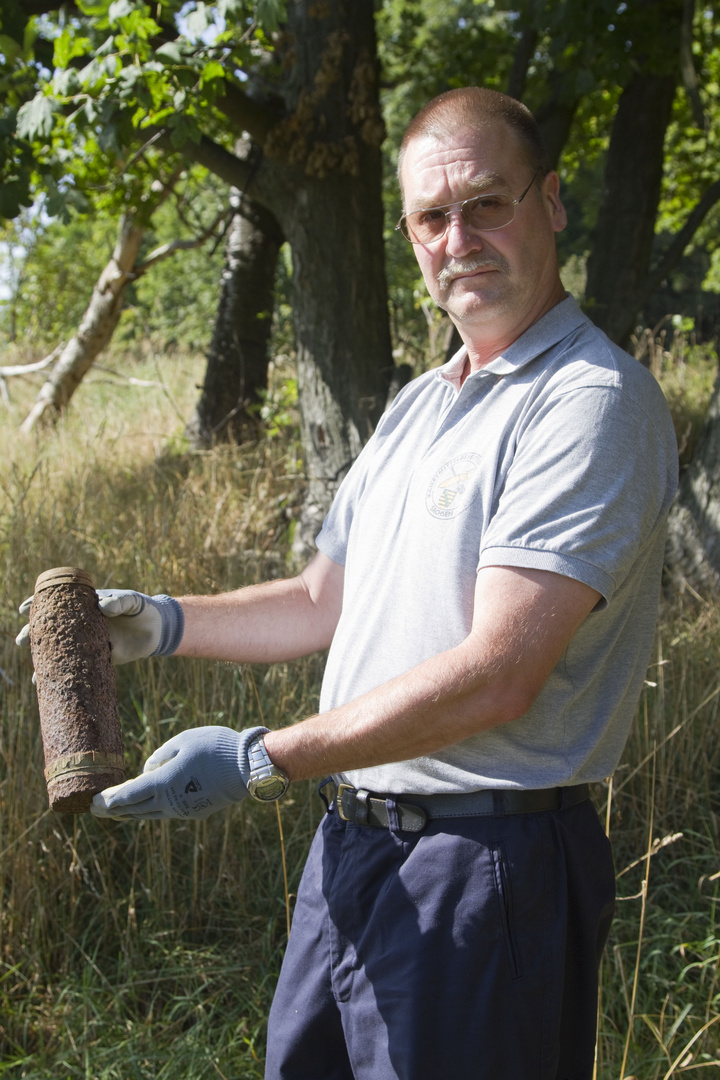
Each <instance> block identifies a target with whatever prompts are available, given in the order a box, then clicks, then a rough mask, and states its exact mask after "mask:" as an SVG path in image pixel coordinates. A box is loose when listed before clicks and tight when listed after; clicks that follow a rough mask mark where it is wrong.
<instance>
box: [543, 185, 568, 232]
mask: <svg viewBox="0 0 720 1080" xmlns="http://www.w3.org/2000/svg"><path fill="white" fill-rule="evenodd" d="M542 194H543V200H544V201H545V205H546V206H547V207H548V212H549V214H550V221H551V223H552V227H553V230H554V231H555V232H562V231H563V229H564V228H565V226H566V225H567V213H566V211H565V207H564V206H563V204H562V200H561V198H560V177H559V176H558V174H557V173H556V172H554V171H553V172H549V173H548V174H547V176H546V177H545V179H544V180H543V183H542Z"/></svg>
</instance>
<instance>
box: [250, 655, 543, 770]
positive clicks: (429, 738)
mask: <svg viewBox="0 0 720 1080" xmlns="http://www.w3.org/2000/svg"><path fill="white" fill-rule="evenodd" d="M529 704H530V700H529V699H526V698H525V697H523V696H521V695H520V694H517V693H515V692H514V691H513V687H512V684H511V683H509V682H507V681H503V680H502V679H495V678H493V677H492V676H490V675H486V676H485V678H484V679H483V678H481V679H478V677H477V676H475V677H471V676H470V675H469V665H468V656H467V652H466V651H464V650H463V648H462V647H460V648H458V649H453V650H450V651H449V652H446V653H442V654H441V655H440V656H436V657H434V658H433V659H431V660H428V661H426V662H425V663H423V664H421V665H419V666H418V667H416V668H413V669H412V671H410V672H407V673H406V674H404V675H400V676H398V677H397V678H395V679H393V680H392V681H391V682H389V683H386V684H384V685H383V686H381V687H378V689H376V690H372V691H370V693H368V694H364V695H363V696H362V697H360V698H358V699H357V700H355V701H352V702H350V703H348V704H347V705H343V706H341V707H339V708H336V709H332V710H331V711H329V712H326V713H323V714H322V715H318V716H313V717H310V718H309V719H307V720H305V721H303V722H302V723H300V724H296V725H294V726H292V727H288V728H282V729H280V730H278V731H272V732H269V733H268V734H267V735H266V736H265V744H266V746H267V749H268V752H269V754H270V757H271V758H272V760H273V761H274V762H275V764H276V765H278V766H279V767H280V768H281V769H283V771H285V772H286V773H287V775H288V776H289V777H290V779H291V780H304V779H309V778H310V777H313V776H322V775H327V774H329V773H336V772H345V771H348V770H350V769H363V768H369V767H371V766H373V765H382V764H387V763H389V762H392V761H405V760H409V759H411V758H415V757H420V756H422V755H424V754H431V753H435V752H436V751H438V750H441V749H443V748H444V747H446V746H451V745H453V744H454V743H457V742H460V741H462V740H463V739H465V738H468V737H469V736H470V735H473V734H476V733H477V732H478V731H482V730H485V729H487V728H490V727H494V726H495V725H497V724H500V723H504V722H506V721H509V720H513V719H515V718H516V717H517V716H520V715H522V713H523V712H525V711H526V709H527V707H529Z"/></svg>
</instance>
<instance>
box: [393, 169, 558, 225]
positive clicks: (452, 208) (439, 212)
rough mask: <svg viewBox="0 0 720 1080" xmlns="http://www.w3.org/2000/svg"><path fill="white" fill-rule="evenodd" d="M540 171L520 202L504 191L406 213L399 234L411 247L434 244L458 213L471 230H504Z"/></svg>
mask: <svg viewBox="0 0 720 1080" xmlns="http://www.w3.org/2000/svg"><path fill="white" fill-rule="evenodd" d="M539 172H540V168H539V167H538V168H537V169H536V170H535V172H534V173H533V177H532V180H531V181H530V183H529V184H528V186H527V187H526V188H525V190H524V191H523V193H522V195H521V196H520V198H519V199H513V197H512V195H507V194H505V193H504V192H498V193H496V192H488V194H485V193H483V194H482V195H473V196H472V197H471V198H470V199H464V200H463V202H459V203H448V204H447V205H446V206H429V207H427V209H425V210H411V211H410V213H409V214H403V216H402V217H401V218H400V220H399V221H398V223H397V225H396V226H395V231H396V232H397V231H398V230H399V231H400V232H401V233H402V234H403V236H404V237H405V239H406V240H409V241H410V243H411V244H432V243H434V242H435V241H436V240H440V239H441V238H442V237H443V236H444V235H445V233H446V232H447V228H448V223H449V221H450V215H451V214H457V213H460V214H462V216H463V220H464V221H465V222H467V224H468V225H469V226H470V228H471V229H477V230H478V232H493V231H494V230H495V229H504V228H505V226H506V225H509V224H510V222H511V221H512V220H513V218H514V217H515V207H516V206H519V205H520V203H521V202H522V201H523V199H524V198H525V196H526V195H527V193H528V191H529V190H530V188H531V187H532V186H533V184H534V183H535V177H536V176H537V174H538V173H539Z"/></svg>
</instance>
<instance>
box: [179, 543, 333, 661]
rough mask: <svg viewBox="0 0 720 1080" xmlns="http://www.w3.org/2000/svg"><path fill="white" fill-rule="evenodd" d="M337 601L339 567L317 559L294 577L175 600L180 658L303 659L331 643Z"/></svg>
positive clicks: (325, 560)
mask: <svg viewBox="0 0 720 1080" xmlns="http://www.w3.org/2000/svg"><path fill="white" fill-rule="evenodd" d="M341 602H342V568H341V567H336V566H335V565H334V564H331V563H330V560H328V559H324V558H323V557H318V558H316V559H315V560H314V561H313V563H311V565H310V566H309V567H308V568H307V569H306V570H305V571H303V573H302V574H299V575H298V576H297V577H294V578H287V579H283V580H280V581H270V582H266V583H265V584H263V585H250V586H248V587H247V588H244V589H238V590H236V591H235V592H230V593H223V594H221V595H220V596H187V597H182V598H181V599H180V603H181V604H182V608H183V613H184V615H185V630H184V633H183V638H182V641H181V643H180V646H179V648H178V650H177V652H178V655H181V656H196V657H202V658H204V659H213V660H227V661H230V662H232V663H273V662H275V661H281V660H291V659H293V658H295V657H297V656H307V655H308V654H309V653H312V652H316V651H318V650H319V649H325V648H327V647H328V646H329V644H330V642H331V641H332V637H333V634H334V632H335V627H336V625H337V620H338V618H339V615H340V606H341Z"/></svg>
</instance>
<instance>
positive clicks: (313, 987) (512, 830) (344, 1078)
mask: <svg viewBox="0 0 720 1080" xmlns="http://www.w3.org/2000/svg"><path fill="white" fill-rule="evenodd" d="M408 801H410V800H408ZM614 894H615V882H614V872H613V863H612V856H611V852H610V845H609V843H608V840H607V838H606V837H605V835H604V833H603V831H602V828H601V826H600V823H599V821H598V817H597V814H596V812H595V809H594V807H593V806H592V804H591V803H590V802H589V801H588V802H584V803H581V804H579V805H577V806H574V807H571V808H569V809H566V810H557V811H549V812H542V813H535V814H518V815H512V816H507V817H504V816H499V817H471V818H452V819H446V820H444V821H433V822H430V823H429V824H428V825H427V827H426V828H425V830H424V831H423V832H422V833H421V834H419V835H414V836H413V835H411V834H409V833H402V832H399V831H397V830H385V829H374V828H367V827H363V826H358V825H353V824H346V823H345V822H343V821H342V820H341V819H340V818H339V817H338V815H337V813H331V814H329V815H328V816H326V817H325V819H324V820H323V822H322V823H321V825H320V827H319V829H318V832H317V835H316V837H315V839H314V842H313V845H312V848H311V851H310V855H309V857H308V862H307V866H306V869H305V873H304V875H303V880H302V883H301V886H300V889H299V892H298V898H297V904H296V907H295V914H294V918H293V927H292V933H291V935H290V942H289V944H288V949H287V953H286V956H285V961H284V964H283V968H282V972H281V975H280V979H279V982H278V987H277V992H276V994H275V999H274V1002H273V1006H272V1009H271V1012H270V1020H269V1029H268V1052H267V1065H266V1073H265V1077H266V1080H445V1078H446V1077H462V1078H463V1080H591V1077H592V1071H593V1055H594V1044H595V1027H596V1009H597V969H598V963H599V958H600V953H601V951H602V948H603V946H604V944H605V940H606V938H607V934H608V931H609V928H610V922H611V920H612V912H613V905H614Z"/></svg>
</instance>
